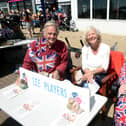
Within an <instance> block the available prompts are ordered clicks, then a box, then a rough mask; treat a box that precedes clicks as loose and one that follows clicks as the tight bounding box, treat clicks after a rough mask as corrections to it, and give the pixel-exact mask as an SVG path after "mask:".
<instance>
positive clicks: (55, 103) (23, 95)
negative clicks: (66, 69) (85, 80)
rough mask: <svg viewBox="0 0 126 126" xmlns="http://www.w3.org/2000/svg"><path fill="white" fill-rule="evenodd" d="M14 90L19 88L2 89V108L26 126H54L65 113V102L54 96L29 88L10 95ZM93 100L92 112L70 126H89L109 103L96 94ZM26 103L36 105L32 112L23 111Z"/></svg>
mask: <svg viewBox="0 0 126 126" xmlns="http://www.w3.org/2000/svg"><path fill="white" fill-rule="evenodd" d="M13 89H18V87H17V86H16V85H15V84H11V85H10V86H8V87H5V88H3V89H0V99H1V100H0V108H1V109H2V110H3V111H5V112H6V113H7V114H8V115H10V116H11V117H12V118H13V119H15V120H16V121H18V122H19V123H20V124H22V125H24V126H42V125H45V126H52V124H53V123H52V122H55V121H54V120H56V119H57V118H58V117H59V116H60V115H61V113H62V112H63V111H64V108H65V106H64V101H62V100H57V99H55V96H54V95H50V94H48V93H46V92H38V93H36V90H30V89H29V88H28V89H25V90H20V93H18V95H15V94H14V95H9V93H10V92H11V91H12V90H13ZM40 95H41V97H40ZM91 98H92V99H93V100H92V101H93V102H91V103H90V104H91V111H90V112H88V113H85V112H83V113H82V114H81V115H80V116H79V118H77V119H76V120H75V122H74V123H73V124H72V125H70V126H87V125H88V124H89V123H90V122H91V121H92V119H93V118H94V117H95V116H96V114H97V113H98V112H99V110H100V109H101V108H102V106H103V105H104V104H105V103H106V101H107V98H106V97H104V96H101V95H98V94H94V95H93V96H92V97H91ZM94 101H95V102H94ZM26 103H32V105H34V107H33V109H32V111H24V110H22V105H25V104H26ZM92 103H94V104H92ZM49 112H50V113H49ZM47 113H49V114H47ZM53 126H54V125H53ZM59 126H60V125H59ZM62 126H63V125H62ZM64 126H68V125H64Z"/></svg>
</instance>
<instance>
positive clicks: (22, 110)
mask: <svg viewBox="0 0 126 126" xmlns="http://www.w3.org/2000/svg"><path fill="white" fill-rule="evenodd" d="M39 105H40V102H39V101H26V102H25V103H23V104H22V105H21V106H20V107H18V108H17V109H16V111H14V114H16V115H19V116H20V117H24V116H25V115H27V114H29V113H30V112H31V111H32V110H34V109H36V108H37V107H39Z"/></svg>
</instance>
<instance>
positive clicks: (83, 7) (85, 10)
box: [78, 0, 90, 18]
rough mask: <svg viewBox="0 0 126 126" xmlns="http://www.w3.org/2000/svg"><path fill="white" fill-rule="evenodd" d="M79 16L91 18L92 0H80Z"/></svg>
mask: <svg viewBox="0 0 126 126" xmlns="http://www.w3.org/2000/svg"><path fill="white" fill-rule="evenodd" d="M78 18H90V0H78Z"/></svg>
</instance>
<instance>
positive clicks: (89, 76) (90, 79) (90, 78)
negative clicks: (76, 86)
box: [81, 71, 94, 83]
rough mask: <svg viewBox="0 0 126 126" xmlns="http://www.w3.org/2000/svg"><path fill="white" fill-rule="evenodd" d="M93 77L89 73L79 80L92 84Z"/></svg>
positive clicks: (91, 73)
mask: <svg viewBox="0 0 126 126" xmlns="http://www.w3.org/2000/svg"><path fill="white" fill-rule="evenodd" d="M93 77H94V75H93V72H92V71H89V72H87V73H85V74H84V75H83V76H82V78H81V80H82V81H85V80H87V81H88V82H90V83H92V79H93Z"/></svg>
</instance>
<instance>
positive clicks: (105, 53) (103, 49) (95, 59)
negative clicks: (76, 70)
mask: <svg viewBox="0 0 126 126" xmlns="http://www.w3.org/2000/svg"><path fill="white" fill-rule="evenodd" d="M109 58H110V47H109V46H108V45H107V44H105V43H100V46H99V50H98V52H97V54H93V52H92V50H91V47H90V46H84V47H83V48H82V69H83V70H84V69H85V68H88V69H89V70H95V69H96V68H100V67H102V68H104V70H105V71H106V70H107V69H108V66H109Z"/></svg>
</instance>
